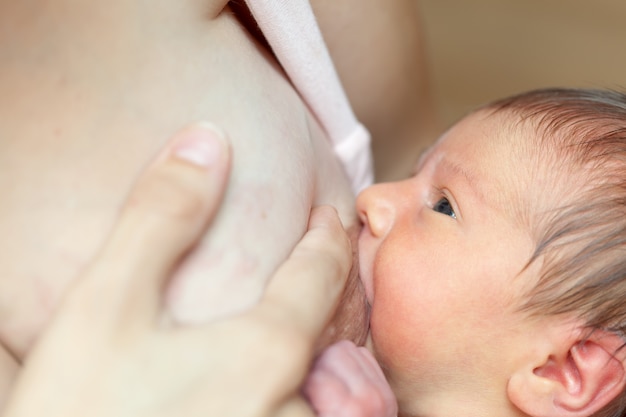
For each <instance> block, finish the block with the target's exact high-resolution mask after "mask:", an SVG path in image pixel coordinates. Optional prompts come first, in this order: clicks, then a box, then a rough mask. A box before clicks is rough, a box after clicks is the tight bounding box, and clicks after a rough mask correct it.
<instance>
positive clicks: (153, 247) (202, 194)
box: [78, 124, 230, 314]
mask: <svg viewBox="0 0 626 417" xmlns="http://www.w3.org/2000/svg"><path fill="white" fill-rule="evenodd" d="M229 169H230V151H229V146H228V144H227V142H226V141H225V139H224V138H223V135H221V134H219V133H218V131H217V130H216V129H215V128H213V127H211V126H210V125H205V124H198V125H194V126H191V127H189V128H186V129H184V130H182V131H180V132H179V133H178V134H176V135H175V136H174V138H173V139H172V141H171V142H170V143H169V144H168V145H167V146H166V148H165V150H164V151H163V152H162V153H161V154H160V155H159V157H158V158H157V160H156V161H155V162H154V163H152V164H151V165H150V166H149V167H148V168H147V169H146V171H145V172H144V173H143V174H142V176H141V177H140V179H139V180H138V181H137V183H136V185H135V186H134V188H133V189H132V190H131V192H130V194H129V197H128V199H127V201H126V203H125V205H124V207H123V209H122V211H121V213H120V216H119V220H118V222H117V224H116V225H115V226H114V228H113V231H112V233H111V235H110V237H109V239H108V240H107V242H106V243H105V245H104V246H103V249H102V251H101V252H100V254H99V255H98V256H97V257H96V258H95V260H94V262H93V263H92V265H91V267H90V270H89V271H88V273H87V275H86V276H84V277H83V282H81V283H79V284H78V285H82V286H88V287H89V288H90V289H91V290H94V291H97V292H100V293H101V295H102V297H101V298H103V299H106V300H108V302H109V303H110V301H111V300H116V302H115V303H116V304H117V305H119V304H120V303H122V304H124V303H132V308H133V309H134V310H136V309H141V308H142V307H148V308H149V311H145V312H146V313H148V314H152V313H153V312H154V311H155V310H156V309H158V307H159V302H160V301H159V300H160V295H161V294H160V293H161V290H162V285H161V284H162V282H163V281H164V280H165V278H166V277H168V276H169V275H170V274H171V272H172V269H173V268H174V267H175V266H176V264H177V262H178V261H179V259H180V258H181V257H182V256H183V255H184V253H185V252H186V251H187V250H188V249H189V248H190V247H191V246H192V245H193V244H194V243H195V241H196V240H197V239H198V238H199V237H200V235H201V233H202V232H203V230H204V229H205V227H206V225H207V224H208V222H209V220H210V219H211V218H212V217H213V216H214V215H215V213H216V212H217V209H218V207H219V203H220V202H221V198H222V194H223V192H224V189H225V187H226V183H227V179H228V173H229ZM127 307H130V306H128V305H127Z"/></svg>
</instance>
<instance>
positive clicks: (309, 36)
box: [246, 0, 374, 193]
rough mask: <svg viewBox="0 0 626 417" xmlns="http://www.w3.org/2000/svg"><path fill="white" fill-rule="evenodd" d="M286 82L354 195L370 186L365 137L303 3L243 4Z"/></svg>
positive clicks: (255, 0) (269, 0)
mask: <svg viewBox="0 0 626 417" xmlns="http://www.w3.org/2000/svg"><path fill="white" fill-rule="evenodd" d="M246 3H247V4H248V8H249V9H250V11H251V13H252V15H253V16H254V19H255V20H256V22H257V24H258V25H259V28H260V29H261V31H262V32H263V34H264V36H265V38H266V39H267V41H268V42H269V44H270V45H271V47H272V50H273V51H274V54H275V55H276V57H277V58H278V60H279V62H280V64H281V65H282V67H283V68H284V70H285V72H286V73H287V75H288V76H289V78H290V79H291V82H292V83H293V85H294V86H295V88H296V89H297V90H298V92H299V93H300V95H301V97H302V98H303V100H304V101H305V102H306V103H307V105H308V106H309V108H310V109H311V111H312V112H313V114H314V115H315V116H316V117H317V119H318V121H319V122H320V124H321V125H322V127H323V128H324V129H325V131H326V134H327V135H328V137H329V138H330V140H331V141H332V142H333V146H334V149H335V152H336V154H337V156H338V157H339V158H340V159H341V161H342V163H343V165H344V167H345V170H346V173H347V174H348V176H349V177H350V179H351V181H352V189H353V190H354V192H355V193H358V192H359V191H360V190H361V189H363V188H364V187H367V186H368V185H370V184H371V183H372V181H373V177H374V173H373V166H372V155H371V149H370V135H369V132H368V131H367V130H366V129H365V127H364V126H363V125H361V124H360V123H359V122H358V120H357V119H356V117H355V115H354V112H353V111H352V107H351V106H350V103H349V102H348V98H347V96H346V94H345V91H344V90H343V87H342V85H341V82H340V81H339V77H338V75H337V72H336V71H335V67H334V65H333V62H332V60H331V58H330V54H329V53H328V50H327V49H326V44H325V43H324V40H323V38H322V34H321V32H320V30H319V27H318V26H317V22H316V20H315V15H314V14H313V10H312V9H311V5H310V4H309V1H308V0H246Z"/></svg>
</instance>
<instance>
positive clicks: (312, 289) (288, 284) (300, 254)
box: [257, 207, 352, 344]
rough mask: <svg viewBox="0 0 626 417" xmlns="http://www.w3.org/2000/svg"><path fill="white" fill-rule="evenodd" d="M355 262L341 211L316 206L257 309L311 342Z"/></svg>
mask: <svg viewBox="0 0 626 417" xmlns="http://www.w3.org/2000/svg"><path fill="white" fill-rule="evenodd" d="M351 266H352V250H351V244H350V240H349V239H348V236H347V235H346V233H345V231H344V230H343V227H342V225H341V221H340V220H339V217H338V215H337V212H336V211H335V210H334V209H333V208H331V207H319V208H315V209H313V211H312V212H311V218H310V221H309V230H308V232H307V233H306V234H305V236H304V237H303V239H302V240H301V241H300V243H298V245H297V246H296V247H295V249H294V250H293V252H292V253H291V255H290V256H289V258H288V259H287V261H286V262H285V263H284V264H283V265H282V266H281V267H280V268H279V269H278V271H277V272H276V273H275V274H274V276H273V277H272V279H271V281H270V283H269V286H268V288H267V290H266V292H265V296H264V297H263V300H262V301H261V303H260V304H259V306H258V307H257V311H258V312H261V313H263V314H269V315H271V316H273V318H274V319H275V321H276V322H277V323H279V324H281V325H283V326H286V327H287V328H292V329H294V330H296V331H297V334H298V335H299V336H301V337H303V338H304V340H303V342H305V344H312V343H313V341H315V340H316V339H317V338H318V337H319V335H320V333H321V332H322V330H323V328H324V326H325V325H326V324H327V322H328V320H329V319H330V317H331V316H332V313H333V312H334V310H335V307H336V304H337V302H338V299H339V295H340V294H341V292H342V290H343V287H344V284H345V281H346V278H347V276H348V273H349V271H350V267H351Z"/></svg>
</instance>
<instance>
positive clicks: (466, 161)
mask: <svg viewBox="0 0 626 417" xmlns="http://www.w3.org/2000/svg"><path fill="white" fill-rule="evenodd" d="M542 135H543V133H542V132H541V129H539V128H538V126H537V124H536V123H535V122H534V121H533V120H530V119H522V118H521V117H519V116H518V115H515V114H513V113H510V112H495V113H494V112H491V111H487V110H480V111H477V112H474V113H472V114H470V115H468V116H466V117H465V118H464V119H463V120H461V121H460V122H459V123H458V124H457V125H456V126H455V127H454V128H452V129H451V130H450V131H449V132H448V135H447V136H445V135H444V137H443V138H442V140H441V141H440V142H439V143H438V144H437V145H436V146H441V147H442V149H444V150H451V152H450V154H451V155H453V157H454V158H455V159H457V160H458V161H459V162H460V163H461V164H463V165H465V166H466V167H467V169H469V170H472V171H475V172H477V177H478V178H479V179H480V180H482V181H485V182H486V183H487V187H486V188H487V189H488V190H490V192H489V193H488V196H487V198H488V199H490V200H491V201H492V202H493V205H494V206H495V207H497V208H498V209H501V210H503V211H505V212H506V213H508V214H509V215H510V216H512V217H513V218H514V219H515V221H516V222H523V224H526V225H528V222H529V221H530V218H532V217H535V215H536V214H538V213H543V212H547V211H549V210H550V209H551V208H553V207H554V206H555V205H556V204H561V203H562V202H563V201H564V199H566V198H568V197H567V196H568V193H570V191H571V189H572V185H574V184H575V183H576V182H578V181H577V180H576V177H578V175H574V173H573V172H572V170H573V165H574V164H572V163H570V161H568V160H567V158H564V150H563V144H562V141H560V140H559V138H558V137H553V138H547V137H543V136H542Z"/></svg>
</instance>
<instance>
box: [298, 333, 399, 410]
mask: <svg viewBox="0 0 626 417" xmlns="http://www.w3.org/2000/svg"><path fill="white" fill-rule="evenodd" d="M303 392H304V395H305V396H306V397H307V399H308V400H309V402H310V404H311V406H312V407H313V409H315V411H316V412H317V414H318V415H319V416H320V417H395V416H396V415H397V414H398V404H397V402H396V399H395V396H394V395H393V392H392V391H391V387H390V386H389V384H388V383H387V380H386V379H385V376H384V374H383V371H382V370H381V369H380V367H379V366H378V363H377V362H376V359H374V356H372V354H371V353H370V352H369V351H368V350H367V349H365V348H364V347H357V346H356V345H355V344H354V343H352V342H348V341H341V342H339V343H336V344H334V345H332V346H330V347H329V348H328V349H326V350H325V351H324V352H323V353H322V355H321V356H320V357H319V358H318V360H317V361H316V363H315V365H314V367H313V369H312V371H311V373H310V374H309V376H308V378H307V380H306V382H305V384H304V388H303Z"/></svg>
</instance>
